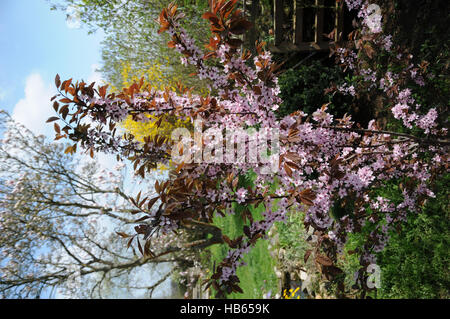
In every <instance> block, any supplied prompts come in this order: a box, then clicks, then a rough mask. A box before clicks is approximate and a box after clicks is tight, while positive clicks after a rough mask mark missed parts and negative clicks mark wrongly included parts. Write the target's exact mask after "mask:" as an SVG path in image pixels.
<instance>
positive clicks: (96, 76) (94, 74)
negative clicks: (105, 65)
mask: <svg viewBox="0 0 450 319" xmlns="http://www.w3.org/2000/svg"><path fill="white" fill-rule="evenodd" d="M98 69H100V66H99V65H98V64H92V65H91V75H89V77H88V79H87V83H88V84H90V83H92V82H95V85H99V84H103V83H105V81H104V80H103V79H102V74H101V73H100V72H98V71H97V70H98Z"/></svg>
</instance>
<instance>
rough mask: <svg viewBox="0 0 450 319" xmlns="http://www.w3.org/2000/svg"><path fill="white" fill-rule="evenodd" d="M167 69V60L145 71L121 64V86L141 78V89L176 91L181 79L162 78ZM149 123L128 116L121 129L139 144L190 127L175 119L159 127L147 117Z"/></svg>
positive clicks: (113, 88)
mask: <svg viewBox="0 0 450 319" xmlns="http://www.w3.org/2000/svg"><path fill="white" fill-rule="evenodd" d="M167 68H169V59H167V64H165V65H163V64H159V63H150V62H148V63H147V65H146V69H145V70H133V69H132V67H131V64H130V63H129V62H123V63H122V71H121V75H122V86H123V87H129V86H130V85H132V84H133V83H134V82H136V83H139V81H140V80H141V78H143V80H144V82H143V87H150V88H152V89H157V90H164V89H165V88H168V89H170V90H172V91H176V87H177V83H181V78H177V77H174V78H170V79H168V78H167V77H165V76H164V74H165V72H164V70H166V69H167ZM111 90H112V91H115V92H119V91H120V90H121V88H117V87H114V86H111ZM199 92H200V94H202V95H206V94H207V93H208V92H207V90H206V89H205V88H202V87H201V88H199ZM147 117H148V118H149V119H150V121H148V122H146V123H142V122H136V121H133V119H132V118H131V116H129V117H128V118H127V119H126V120H125V121H123V122H122V127H123V128H124V129H125V130H127V131H128V132H130V133H131V134H133V135H134V137H135V139H136V140H137V141H139V142H143V141H144V137H146V136H155V135H156V134H158V135H160V136H165V137H170V135H171V132H172V131H173V130H174V129H175V128H177V127H186V128H189V127H190V126H191V123H190V120H189V119H187V120H181V119H177V118H164V120H163V121H162V122H161V124H160V125H159V127H157V125H156V123H157V121H158V119H159V118H158V117H156V116H152V115H147ZM159 169H167V167H165V166H164V165H160V167H159Z"/></svg>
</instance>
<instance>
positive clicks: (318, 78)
mask: <svg viewBox="0 0 450 319" xmlns="http://www.w3.org/2000/svg"><path fill="white" fill-rule="evenodd" d="M342 81H343V78H342V71H341V70H340V69H339V67H337V66H333V67H328V66H325V65H323V64H322V63H321V62H320V61H313V62H311V63H310V64H309V65H301V66H299V67H298V68H297V69H289V70H287V71H285V72H284V73H283V74H281V75H280V77H279V79H278V83H279V85H280V89H281V94H280V96H281V98H282V100H283V103H282V105H281V106H280V109H279V110H278V112H277V113H278V116H280V117H283V116H285V115H288V114H290V113H292V112H294V111H297V110H302V111H303V112H305V113H307V114H311V113H312V112H314V111H315V110H317V109H318V108H320V107H321V106H322V105H323V104H325V103H329V102H331V104H330V105H329V106H328V108H329V109H330V110H331V113H332V114H334V115H335V116H338V117H339V116H342V115H344V114H345V113H351V107H350V103H351V101H352V97H351V96H344V95H342V94H339V93H338V94H335V95H333V96H330V95H325V94H324V90H325V89H326V88H329V87H331V86H332V84H339V83H341V82H342Z"/></svg>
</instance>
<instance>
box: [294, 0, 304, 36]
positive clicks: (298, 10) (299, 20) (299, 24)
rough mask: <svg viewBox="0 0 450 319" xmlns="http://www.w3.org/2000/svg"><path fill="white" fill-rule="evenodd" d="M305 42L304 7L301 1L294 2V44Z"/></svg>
mask: <svg viewBox="0 0 450 319" xmlns="http://www.w3.org/2000/svg"><path fill="white" fill-rule="evenodd" d="M302 41H303V7H302V5H301V4H300V0H294V44H300V43H301V42H302Z"/></svg>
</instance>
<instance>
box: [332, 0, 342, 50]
mask: <svg viewBox="0 0 450 319" xmlns="http://www.w3.org/2000/svg"><path fill="white" fill-rule="evenodd" d="M342 9H343V5H342V3H340V2H339V1H336V34H335V35H334V41H335V42H337V41H339V40H342V39H341V33H343V32H344V12H343V10H342ZM342 36H343V34H342Z"/></svg>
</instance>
